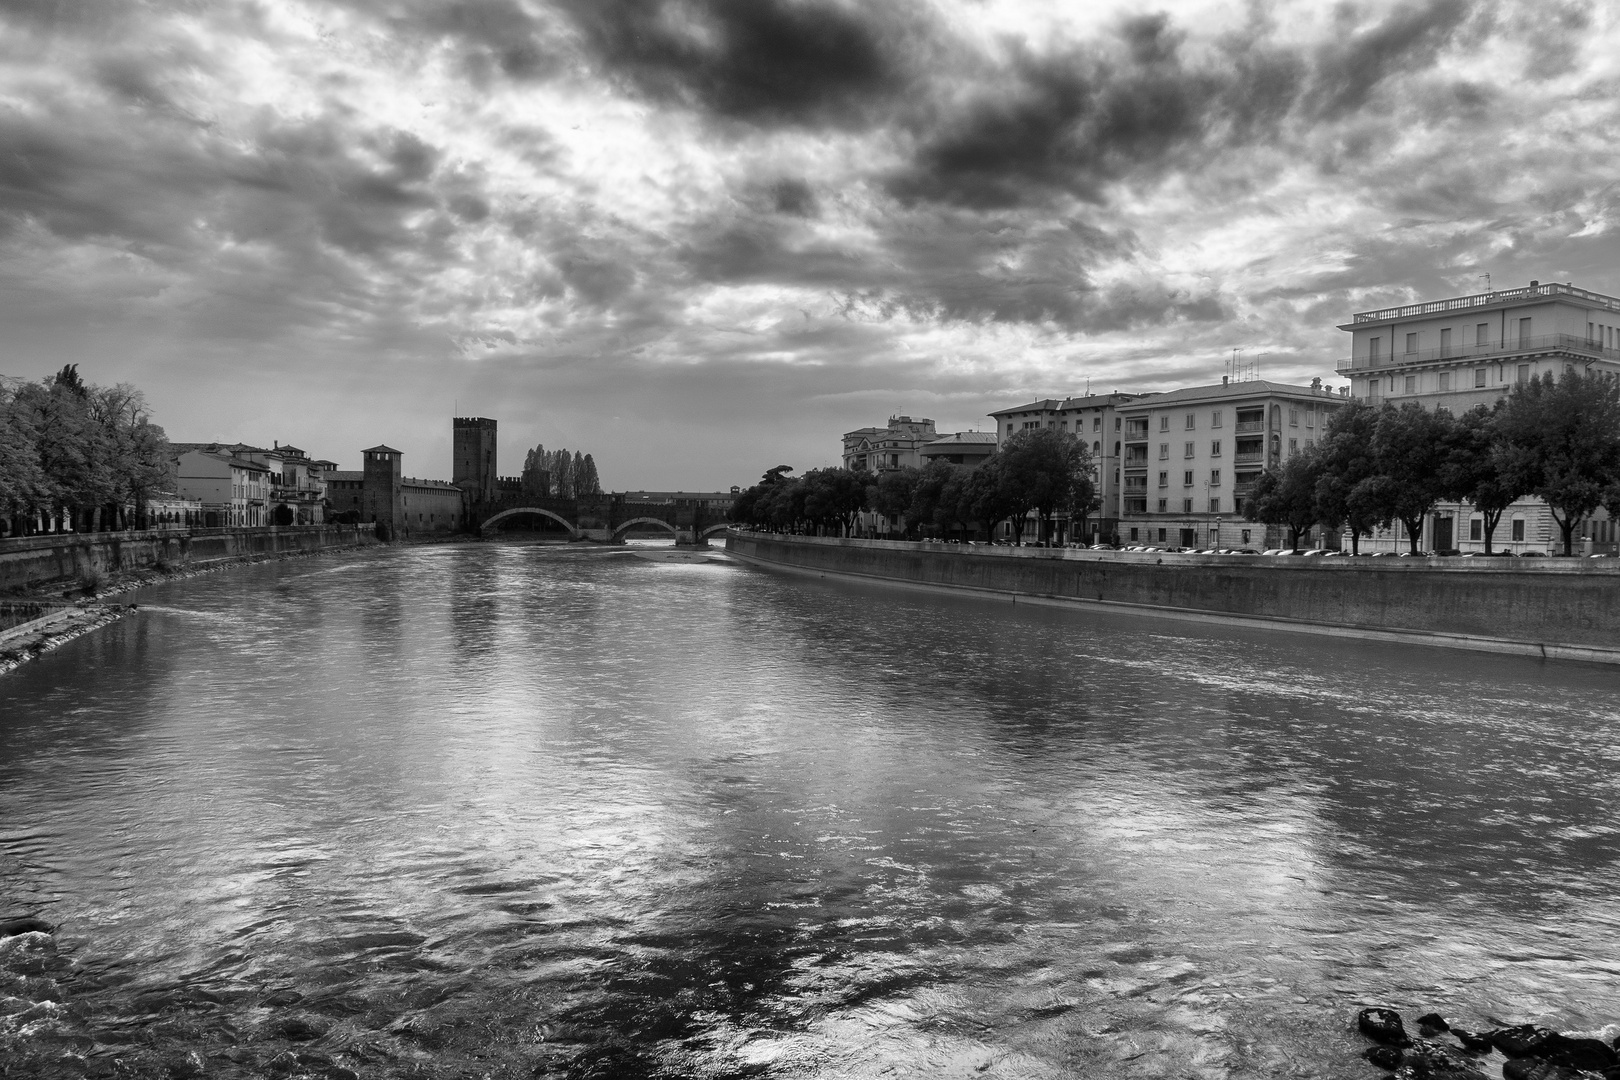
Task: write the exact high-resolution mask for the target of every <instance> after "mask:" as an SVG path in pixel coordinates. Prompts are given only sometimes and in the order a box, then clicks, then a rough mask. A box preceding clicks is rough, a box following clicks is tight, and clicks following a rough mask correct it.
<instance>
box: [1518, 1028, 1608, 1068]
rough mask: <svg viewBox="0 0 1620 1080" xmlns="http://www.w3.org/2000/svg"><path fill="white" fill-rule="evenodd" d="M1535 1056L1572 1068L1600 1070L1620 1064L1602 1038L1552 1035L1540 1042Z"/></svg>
mask: <svg viewBox="0 0 1620 1080" xmlns="http://www.w3.org/2000/svg"><path fill="white" fill-rule="evenodd" d="M1536 1056H1537V1057H1539V1058H1541V1059H1542V1060H1544V1061H1550V1062H1552V1063H1553V1064H1554V1065H1568V1066H1569V1067H1570V1068H1572V1069H1586V1070H1587V1071H1589V1072H1602V1071H1603V1070H1604V1069H1612V1068H1614V1067H1615V1066H1616V1065H1620V1054H1616V1053H1615V1052H1614V1051H1613V1050H1612V1049H1610V1048H1609V1046H1608V1045H1607V1044H1606V1043H1604V1041H1603V1040H1602V1039H1572V1038H1570V1037H1569V1036H1568V1035H1554V1036H1553V1037H1552V1038H1550V1039H1548V1040H1546V1041H1545V1042H1543V1043H1542V1044H1541V1049H1540V1050H1539V1051H1537V1053H1536Z"/></svg>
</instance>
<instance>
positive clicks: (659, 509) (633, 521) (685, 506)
mask: <svg viewBox="0 0 1620 1080" xmlns="http://www.w3.org/2000/svg"><path fill="white" fill-rule="evenodd" d="M483 510H484V514H483V515H481V516H482V517H483V521H482V522H481V523H480V525H479V531H480V532H482V533H483V535H485V536H490V535H493V534H494V533H495V532H496V531H497V530H498V529H499V528H500V526H501V524H502V523H503V522H506V521H510V520H511V519H513V518H516V517H519V516H521V515H529V516H531V517H542V518H550V519H551V520H552V521H555V522H556V523H557V524H559V525H561V526H562V527H563V528H565V529H567V530H568V536H569V539H572V540H596V541H599V542H603V543H610V544H617V543H620V542H622V541H623V540H624V534H625V533H626V532H628V531H629V530H631V529H633V528H638V527H642V528H645V527H649V526H650V527H652V528H658V529H664V530H665V531H667V532H669V533H671V534H672V535H673V536H674V537H675V542H676V543H677V544H702V543H706V542H707V541H708V538H709V537H710V536H713V535H714V534H715V533H718V532H723V531H724V530H725V528H726V526H727V525H728V524H729V521H728V520H727V515H726V514H725V513H724V512H722V511H719V510H713V509H710V508H708V507H705V506H703V505H702V504H701V503H699V502H696V501H691V500H682V501H677V502H667V503H653V502H628V501H626V500H625V499H624V498H622V497H616V496H609V495H602V496H597V497H587V498H583V499H535V498H531V497H527V496H521V495H514V496H511V497H509V498H507V499H505V500H503V501H502V502H501V503H499V504H497V505H494V506H488V507H485V508H483Z"/></svg>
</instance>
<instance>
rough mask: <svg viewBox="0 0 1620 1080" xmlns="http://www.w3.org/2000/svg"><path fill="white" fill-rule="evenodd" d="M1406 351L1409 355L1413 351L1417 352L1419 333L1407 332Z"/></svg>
mask: <svg viewBox="0 0 1620 1080" xmlns="http://www.w3.org/2000/svg"><path fill="white" fill-rule="evenodd" d="M1406 352H1407V355H1411V354H1412V353H1415V352H1417V335H1416V334H1407V335H1406Z"/></svg>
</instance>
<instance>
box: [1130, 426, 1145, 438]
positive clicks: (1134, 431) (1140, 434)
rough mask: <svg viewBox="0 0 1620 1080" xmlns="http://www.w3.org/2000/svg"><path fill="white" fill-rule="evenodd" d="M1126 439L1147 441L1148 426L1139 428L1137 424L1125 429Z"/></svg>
mask: <svg viewBox="0 0 1620 1080" xmlns="http://www.w3.org/2000/svg"><path fill="white" fill-rule="evenodd" d="M1125 437H1126V438H1127V439H1145V438H1147V437H1148V430H1147V425H1146V424H1143V425H1141V426H1140V427H1138V426H1137V425H1135V424H1132V425H1130V426H1129V427H1127V428H1126V429H1125Z"/></svg>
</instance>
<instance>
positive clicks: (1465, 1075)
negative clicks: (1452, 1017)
mask: <svg viewBox="0 0 1620 1080" xmlns="http://www.w3.org/2000/svg"><path fill="white" fill-rule="evenodd" d="M1395 1076H1396V1078H1397V1080H1485V1074H1484V1073H1482V1072H1480V1071H1479V1069H1478V1067H1476V1066H1475V1064H1474V1062H1473V1060H1472V1059H1470V1058H1468V1057H1467V1056H1465V1055H1464V1054H1463V1052H1462V1051H1461V1050H1458V1049H1456V1048H1455V1047H1451V1046H1443V1045H1441V1044H1440V1043H1431V1042H1420V1043H1417V1044H1415V1045H1414V1046H1413V1047H1412V1048H1411V1049H1410V1050H1408V1051H1407V1052H1406V1063H1405V1064H1404V1065H1402V1066H1401V1068H1400V1071H1399V1072H1397V1073H1396V1074H1395Z"/></svg>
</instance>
